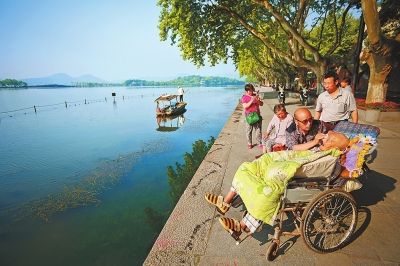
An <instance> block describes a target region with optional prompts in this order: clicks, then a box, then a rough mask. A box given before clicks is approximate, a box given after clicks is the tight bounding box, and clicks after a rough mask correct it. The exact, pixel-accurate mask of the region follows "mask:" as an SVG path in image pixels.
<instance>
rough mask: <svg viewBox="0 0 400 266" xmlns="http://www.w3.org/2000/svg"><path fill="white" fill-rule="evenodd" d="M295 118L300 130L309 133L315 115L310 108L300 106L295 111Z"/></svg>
mask: <svg viewBox="0 0 400 266" xmlns="http://www.w3.org/2000/svg"><path fill="white" fill-rule="evenodd" d="M294 119H295V123H296V125H297V128H298V129H299V130H300V131H302V132H303V133H308V131H310V129H311V126H312V122H313V117H312V115H311V112H310V110H308V109H307V108H304V107H302V108H298V109H297V110H296V111H295V112H294Z"/></svg>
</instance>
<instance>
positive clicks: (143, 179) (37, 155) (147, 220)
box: [0, 88, 242, 265]
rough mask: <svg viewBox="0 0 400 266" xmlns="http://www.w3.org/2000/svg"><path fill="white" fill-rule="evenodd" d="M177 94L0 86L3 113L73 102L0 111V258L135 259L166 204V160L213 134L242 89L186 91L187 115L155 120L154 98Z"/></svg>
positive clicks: (43, 261) (38, 261)
mask: <svg viewBox="0 0 400 266" xmlns="http://www.w3.org/2000/svg"><path fill="white" fill-rule="evenodd" d="M113 91H115V92H116V93H117V97H116V98H115V102H114V101H113V99H112V97H111V92H113ZM175 92H176V89H175V88H140V89H137V88H135V89H127V88H69V89H26V90H0V112H4V111H8V110H15V109H20V108H24V107H29V106H33V105H36V106H38V105H40V106H43V105H49V104H56V103H63V102H64V101H68V102H75V101H76V103H69V104H68V108H65V104H59V105H54V106H47V107H38V109H37V113H36V114H35V113H34V111H33V109H28V110H22V111H19V112H16V113H9V114H4V113H3V114H0V118H1V119H0V264H1V265H136V264H140V263H142V262H143V261H144V259H145V258H146V255H147V253H148V251H149V250H150V248H151V246H152V244H153V242H154V240H155V238H156V237H157V235H158V230H159V228H160V220H163V219H166V218H167V217H168V214H169V212H170V211H171V209H172V208H173V203H172V202H173V201H172V200H171V198H170V196H169V191H170V187H169V185H168V180H167V179H168V177H167V174H166V168H167V166H168V165H175V162H179V163H182V162H183V154H184V153H185V152H189V153H190V152H191V151H192V144H193V142H194V141H196V140H198V139H203V140H208V139H209V138H210V136H214V137H217V136H218V134H219V132H220V130H221V129H222V127H223V126H224V124H225V122H226V121H227V118H228V117H229V115H230V114H231V113H232V112H233V109H234V107H235V106H236V104H237V102H238V99H239V97H240V94H241V93H242V89H241V88H240V89H233V88H190V89H188V93H187V94H185V101H187V102H188V106H187V111H186V112H185V113H184V116H183V117H178V118H176V119H174V120H172V121H158V123H157V121H156V118H155V104H154V99H155V98H156V97H157V96H159V95H160V94H162V93H175ZM122 96H124V99H122ZM105 97H107V101H105V99H104V98H105ZM84 99H86V101H87V104H84ZM160 126H161V130H160ZM163 126H165V127H167V128H171V127H174V130H172V131H163V129H165V127H163ZM157 129H158V130H157ZM145 208H151V210H153V211H154V213H155V214H156V215H155V217H152V216H151V215H150V216H149V215H146V213H145V212H144V209H145ZM147 214H148V212H147ZM157 215H162V216H163V217H164V218H160V216H157Z"/></svg>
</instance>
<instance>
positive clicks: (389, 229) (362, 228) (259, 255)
mask: <svg viewBox="0 0 400 266" xmlns="http://www.w3.org/2000/svg"><path fill="white" fill-rule="evenodd" d="M264 102H265V104H264V106H263V107H262V115H263V118H264V120H263V128H264V129H265V128H266V126H267V124H268V122H269V121H270V119H271V117H272V115H273V112H272V108H273V106H274V105H275V104H276V103H277V100H276V99H267V100H264ZM298 107H299V104H298V99H292V98H288V99H287V109H288V111H289V112H290V113H293V112H294V110H295V109H296V108H298ZM310 109H312V108H310ZM361 122H363V121H361ZM375 125H377V126H378V127H380V128H381V135H380V137H379V139H378V143H379V146H378V156H377V158H376V159H375V160H374V161H373V162H371V163H370V164H369V167H370V168H371V171H370V172H369V173H368V174H367V175H366V179H365V182H364V187H363V188H362V189H361V190H358V191H356V192H355V193H354V197H355V199H356V201H357V203H358V205H359V215H358V225H357V229H356V232H355V234H354V237H353V240H352V241H351V243H350V244H349V245H347V246H346V247H344V248H343V249H342V250H339V251H336V252H334V253H330V254H325V255H322V254H317V253H314V252H312V251H310V250H309V249H308V248H307V247H306V245H305V244H304V243H303V242H302V240H301V239H300V238H301V237H282V239H281V241H282V243H281V248H280V250H279V256H278V257H277V258H276V259H275V261H274V262H272V263H273V264H274V265H354V264H357V265H383V264H384V265H399V264H400V253H399V252H398V247H399V246H400V230H398V226H399V225H400V223H399V218H400V207H399V206H400V192H399V190H398V189H397V188H396V187H397V184H398V183H397V181H398V180H399V179H400V175H399V173H400V164H399V161H400V141H399V140H400V123H398V122H395V121H390V122H376V123H375ZM244 126H245V125H244V119H243V117H242V109H241V106H240V105H238V106H237V108H236V109H235V110H234V112H233V114H232V116H231V117H230V118H229V119H228V121H227V122H226V124H225V126H224V128H223V129H222V131H221V133H220V135H219V136H218V138H217V139H216V141H215V143H214V145H213V146H212V147H211V149H210V151H209V152H208V154H207V156H206V157H205V159H204V161H203V162H202V164H201V165H200V167H199V169H198V170H197V172H196V174H195V175H194V177H193V179H192V180H191V182H190V183H189V185H188V187H187V189H186V190H185V192H184V194H183V195H182V197H181V198H180V200H179V202H178V204H177V205H176V207H175V209H174V210H173V212H172V214H171V216H170V217H169V219H168V221H167V223H166V224H165V226H164V228H163V230H162V232H161V233H160V235H159V237H158V238H157V240H156V242H155V243H154V246H153V248H152V250H151V251H150V253H149V255H148V257H147V259H146V261H145V263H144V264H145V265H265V264H267V261H266V259H265V252H266V249H267V247H268V245H269V241H270V239H271V234H272V233H273V232H272V230H271V228H270V227H268V226H264V228H263V230H262V231H261V232H259V233H256V234H254V236H253V238H248V239H247V240H246V241H244V242H242V243H241V244H240V245H235V241H234V240H233V239H232V238H231V237H230V235H229V234H228V233H227V232H225V231H224V230H223V229H222V227H221V226H220V224H219V222H218V218H219V217H220V214H219V213H218V212H216V210H215V208H213V207H212V206H210V205H209V204H207V203H206V201H205V200H204V194H205V193H206V192H212V193H216V194H225V193H226V192H227V191H228V190H229V188H230V184H231V182H232V179H233V176H234V174H235V172H236V170H237V168H238V166H239V165H240V164H241V163H242V162H245V161H251V160H253V159H254V156H255V155H258V154H260V153H261V151H260V150H259V149H258V148H257V147H255V148H253V149H251V150H248V149H247V145H246V140H245V133H244ZM242 212H243V210H242V209H241V208H237V209H234V208H231V210H230V211H229V212H228V213H227V214H226V216H227V217H233V218H236V219H240V217H241V215H242ZM285 224H286V226H288V227H290V226H291V224H290V223H285Z"/></svg>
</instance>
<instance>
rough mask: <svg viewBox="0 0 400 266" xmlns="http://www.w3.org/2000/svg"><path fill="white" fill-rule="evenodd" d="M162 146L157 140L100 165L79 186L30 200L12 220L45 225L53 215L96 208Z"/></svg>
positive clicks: (66, 187) (68, 187)
mask: <svg viewBox="0 0 400 266" xmlns="http://www.w3.org/2000/svg"><path fill="white" fill-rule="evenodd" d="M162 142H163V141H162V140H159V141H158V142H156V143H152V144H144V147H146V148H143V149H142V150H141V151H137V152H132V153H129V154H126V155H120V156H118V158H116V159H113V160H106V161H103V162H101V163H100V164H99V165H98V166H97V167H96V168H95V169H94V170H92V171H91V172H89V173H88V174H87V175H86V177H84V178H83V179H82V180H81V181H80V182H79V183H77V184H74V185H70V186H65V187H64V189H63V190H62V191H60V192H58V193H54V194H50V195H48V196H47V197H44V198H41V199H37V200H33V201H31V202H29V203H27V204H25V205H24V206H22V207H21V208H20V209H18V210H16V213H15V214H14V215H15V220H21V219H24V218H25V217H32V216H33V217H38V218H40V219H42V220H44V221H46V222H48V221H49V219H50V217H51V216H52V215H54V214H55V213H58V212H63V211H66V210H68V209H73V208H79V207H83V206H88V205H93V204H99V203H100V199H99V196H100V195H101V194H102V193H103V192H104V191H105V190H107V189H110V188H112V187H113V186H115V185H116V184H118V183H119V182H120V181H121V178H122V177H123V176H124V175H125V174H126V173H128V171H130V170H131V169H132V167H133V165H134V164H135V162H136V161H137V160H138V159H139V158H140V157H142V156H143V155H145V154H149V153H156V152H163V150H165V149H166V145H165V144H164V143H162Z"/></svg>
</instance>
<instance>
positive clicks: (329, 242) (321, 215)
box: [302, 190, 357, 253]
mask: <svg viewBox="0 0 400 266" xmlns="http://www.w3.org/2000/svg"><path fill="white" fill-rule="evenodd" d="M310 205H311V206H310V207H308V208H307V210H306V211H307V213H306V212H305V219H304V220H303V225H302V235H303V238H304V241H305V242H306V244H307V245H308V246H309V247H310V248H311V249H313V250H315V251H318V252H322V253H324V252H331V251H334V250H336V249H338V248H340V247H341V246H343V245H344V244H345V243H346V241H348V240H349V238H350V236H351V234H352V233H353V231H354V229H355V223H356V218H357V208H356V205H355V203H354V200H353V199H352V198H351V196H349V194H346V193H345V192H343V191H340V190H335V191H333V192H330V191H326V192H325V193H321V195H320V196H318V197H317V198H316V199H314V201H313V202H311V203H310Z"/></svg>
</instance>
